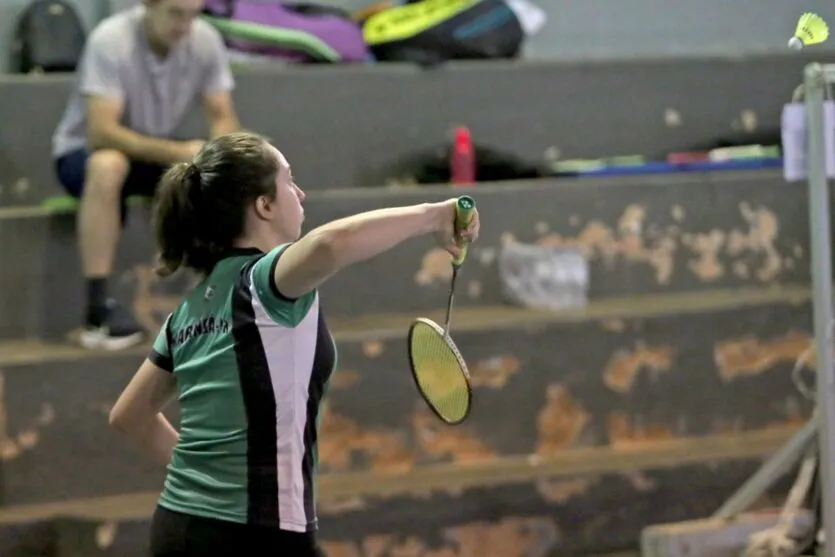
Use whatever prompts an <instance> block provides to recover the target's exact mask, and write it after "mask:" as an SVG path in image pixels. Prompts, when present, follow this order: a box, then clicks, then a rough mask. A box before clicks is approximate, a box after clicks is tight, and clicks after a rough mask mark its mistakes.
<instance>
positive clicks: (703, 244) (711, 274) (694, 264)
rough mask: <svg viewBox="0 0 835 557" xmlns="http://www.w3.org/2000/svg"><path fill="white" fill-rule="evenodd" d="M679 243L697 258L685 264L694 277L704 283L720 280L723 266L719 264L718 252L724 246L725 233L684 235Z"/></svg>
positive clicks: (715, 231) (723, 269) (712, 232)
mask: <svg viewBox="0 0 835 557" xmlns="http://www.w3.org/2000/svg"><path fill="white" fill-rule="evenodd" d="M681 242H682V243H683V244H684V245H685V246H687V247H689V248H690V249H691V250H692V251H694V252H695V253H696V254H697V255H698V258H697V259H695V260H692V261H690V262H688V263H687V267H688V268H689V269H690V270H691V271H692V272H693V274H694V275H696V276H697V277H699V278H700V279H702V280H704V281H712V280H716V279H718V278H721V277H722V275H724V274H725V268H724V266H723V265H722V264H721V263H720V262H719V250H720V249H721V248H722V246H723V245H724V244H725V233H724V232H722V231H721V230H711V231H710V232H708V233H707V234H684V235H683V236H682V238H681Z"/></svg>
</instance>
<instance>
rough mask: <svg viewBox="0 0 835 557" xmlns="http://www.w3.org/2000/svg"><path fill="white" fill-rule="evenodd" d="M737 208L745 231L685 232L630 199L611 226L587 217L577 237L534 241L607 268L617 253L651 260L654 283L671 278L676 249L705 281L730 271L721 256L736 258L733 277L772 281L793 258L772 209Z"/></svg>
mask: <svg viewBox="0 0 835 557" xmlns="http://www.w3.org/2000/svg"><path fill="white" fill-rule="evenodd" d="M739 212H740V215H741V216H742V217H743V219H744V220H745V222H746V224H747V229H745V230H739V229H731V230H721V229H713V230H708V231H705V232H687V233H683V232H682V231H681V230H680V228H679V227H678V226H661V225H659V224H656V223H651V222H648V215H647V212H646V208H645V207H644V206H642V205H638V204H632V205H629V206H627V207H626V208H625V209H624V211H623V213H622V214H621V215H620V217H619V218H618V221H617V224H616V226H615V227H614V228H612V227H610V226H608V225H607V224H606V223H604V222H603V221H600V220H590V221H588V222H587V223H586V224H585V226H583V227H582V229H581V230H580V231H579V232H578V233H577V234H576V235H575V236H563V235H560V234H557V233H553V232H552V233H548V234H542V235H540V236H539V239H538V240H537V243H538V244H540V245H548V246H571V247H575V248H578V249H580V250H582V251H583V253H584V255H585V256H586V257H587V258H589V259H590V260H593V259H600V260H601V261H602V262H603V264H604V265H606V266H607V267H608V268H609V269H612V268H614V265H615V263H616V262H617V260H618V258H622V259H624V260H625V261H627V262H631V263H643V264H646V265H649V266H650V267H651V268H652V269H653V271H654V272H655V279H656V281H657V282H658V284H669V283H670V281H671V279H672V276H673V274H674V272H675V271H676V268H675V255H676V253H677V252H678V251H679V249H680V248H686V249H687V250H688V251H690V252H692V253H693V254H694V255H695V256H696V257H695V259H692V260H689V261H688V262H687V268H686V270H687V271H689V272H690V273H692V274H694V275H695V276H697V277H699V279H701V280H703V281H706V282H711V281H716V280H718V279H719V278H721V277H723V276H725V274H726V273H727V272H728V271H727V269H726V265H727V264H726V262H725V261H723V257H722V256H723V255H728V256H730V257H731V258H732V259H737V261H731V262H729V263H730V265H731V266H732V267H731V268H732V270H733V272H734V274H735V275H736V276H738V277H741V278H742V277H743V276H744V277H753V278H756V279H757V280H758V281H760V282H769V281H773V280H774V279H776V278H777V277H778V276H779V274H780V273H781V272H782V271H783V270H788V269H791V268H793V265H794V262H793V258H791V257H786V256H785V255H781V254H780V253H779V251H778V249H777V247H776V241H777V233H778V230H779V225H778V222H777V217H776V215H775V214H774V212H772V211H770V210H768V209H766V208H763V207H760V208H757V209H754V208H753V207H752V206H751V205H750V204H749V203H740V205H739ZM670 214H671V216H672V218H673V219H674V220H675V221H677V222H682V221H684V219H685V212H684V209H683V208H682V207H681V206H680V205H674V206H672V207H671V208H670ZM798 251H800V252H802V249H800V248H799V246H795V249H794V253H795V257H800V255H798ZM739 258H744V259H743V260H742V261H739ZM738 263H742V265H744V267H743V266H742V265H737V264H738Z"/></svg>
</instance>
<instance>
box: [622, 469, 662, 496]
mask: <svg viewBox="0 0 835 557" xmlns="http://www.w3.org/2000/svg"><path fill="white" fill-rule="evenodd" d="M622 476H623V477H624V478H626V480H627V481H628V482H629V484H630V485H631V486H632V487H633V488H635V491H638V492H642V493H643V492H647V491H652V490H653V489H655V486H656V485H657V483H658V482H656V481H655V480H653V479H652V478H650V477H649V476H647V475H646V474H645V473H643V472H641V471H639V470H635V471H632V472H624V473H623V474H622Z"/></svg>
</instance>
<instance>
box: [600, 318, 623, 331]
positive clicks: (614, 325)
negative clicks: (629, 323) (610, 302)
mask: <svg viewBox="0 0 835 557" xmlns="http://www.w3.org/2000/svg"><path fill="white" fill-rule="evenodd" d="M600 328H601V329H603V330H604V331H608V332H610V333H620V332H623V331H625V330H626V321H625V320H624V319H604V320H602V321H601V322H600Z"/></svg>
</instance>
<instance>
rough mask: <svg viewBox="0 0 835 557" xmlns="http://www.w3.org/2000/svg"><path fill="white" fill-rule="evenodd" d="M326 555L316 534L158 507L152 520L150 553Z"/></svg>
mask: <svg viewBox="0 0 835 557" xmlns="http://www.w3.org/2000/svg"><path fill="white" fill-rule="evenodd" d="M251 555H276V556H279V555H281V556H285V555H286V556H287V557H325V554H324V552H323V551H322V549H321V548H320V547H319V545H318V543H317V542H316V535H315V534H314V533H312V532H310V533H299V532H287V531H285V530H278V529H275V528H264V527H260V526H246V525H244V524H237V523H235V522H227V521H225V520H215V519H211V518H203V517H198V516H193V515H187V514H182V513H178V512H173V511H170V510H168V509H165V508H163V507H159V506H158V507H157V509H156V512H155V513H154V518H153V521H152V522H151V557H243V556H251Z"/></svg>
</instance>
